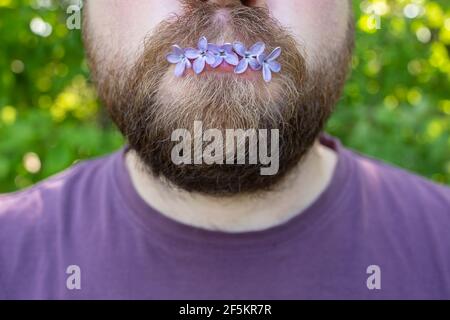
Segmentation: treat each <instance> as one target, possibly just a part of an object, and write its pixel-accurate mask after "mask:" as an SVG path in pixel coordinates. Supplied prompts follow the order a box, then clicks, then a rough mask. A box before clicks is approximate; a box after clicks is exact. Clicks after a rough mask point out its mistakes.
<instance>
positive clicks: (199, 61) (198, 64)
mask: <svg viewBox="0 0 450 320" xmlns="http://www.w3.org/2000/svg"><path fill="white" fill-rule="evenodd" d="M185 54H186V57H187V58H188V59H195V61H194V67H193V69H194V72H195V73H196V74H200V73H201V72H202V71H203V70H204V69H205V65H206V64H209V65H213V64H214V63H215V62H216V57H215V56H214V54H213V53H212V52H210V51H209V50H208V40H207V39H206V38H205V37H201V38H200V40H199V41H198V49H194V48H188V49H186V51H185Z"/></svg>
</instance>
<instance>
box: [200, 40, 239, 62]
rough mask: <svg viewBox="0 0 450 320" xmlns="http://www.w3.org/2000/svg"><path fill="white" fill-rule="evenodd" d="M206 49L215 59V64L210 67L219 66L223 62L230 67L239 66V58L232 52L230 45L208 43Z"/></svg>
mask: <svg viewBox="0 0 450 320" xmlns="http://www.w3.org/2000/svg"><path fill="white" fill-rule="evenodd" d="M208 49H209V51H210V52H212V53H213V54H214V56H215V57H216V62H214V64H212V65H211V66H212V67H213V68H217V67H218V66H220V65H221V64H222V62H223V61H224V60H225V61H226V63H228V64H229V65H232V66H237V65H238V64H239V58H238V56H237V54H236V53H234V52H233V45H232V44H231V43H225V44H224V45H222V46H218V45H216V44H212V43H210V44H209V45H208Z"/></svg>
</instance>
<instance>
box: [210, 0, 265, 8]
mask: <svg viewBox="0 0 450 320" xmlns="http://www.w3.org/2000/svg"><path fill="white" fill-rule="evenodd" d="M204 1H205V2H210V3H214V4H216V5H218V6H222V7H227V6H236V5H244V6H247V7H263V6H265V3H266V0H204Z"/></svg>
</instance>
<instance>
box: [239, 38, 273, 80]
mask: <svg viewBox="0 0 450 320" xmlns="http://www.w3.org/2000/svg"><path fill="white" fill-rule="evenodd" d="M233 48H234V51H236V53H237V54H238V55H240V56H241V57H242V59H241V61H240V62H239V64H238V65H237V66H236V68H235V69H234V72H235V73H237V74H241V73H244V72H245V71H246V70H247V68H248V66H250V68H251V69H252V70H255V71H256V70H260V69H261V65H260V64H259V62H258V59H257V58H258V56H260V55H261V54H262V53H263V52H264V49H265V48H266V45H265V44H264V43H263V42H257V43H256V44H254V45H253V46H252V47H251V48H250V50H247V48H246V47H245V46H244V45H243V44H242V43H240V42H235V43H234V45H233Z"/></svg>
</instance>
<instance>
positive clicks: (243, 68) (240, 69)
mask: <svg viewBox="0 0 450 320" xmlns="http://www.w3.org/2000/svg"><path fill="white" fill-rule="evenodd" d="M247 68H248V60H247V59H242V60H241V61H240V62H239V64H238V65H237V66H236V68H235V69H234V73H237V74H241V73H244V72H245V71H246V70H247Z"/></svg>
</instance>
